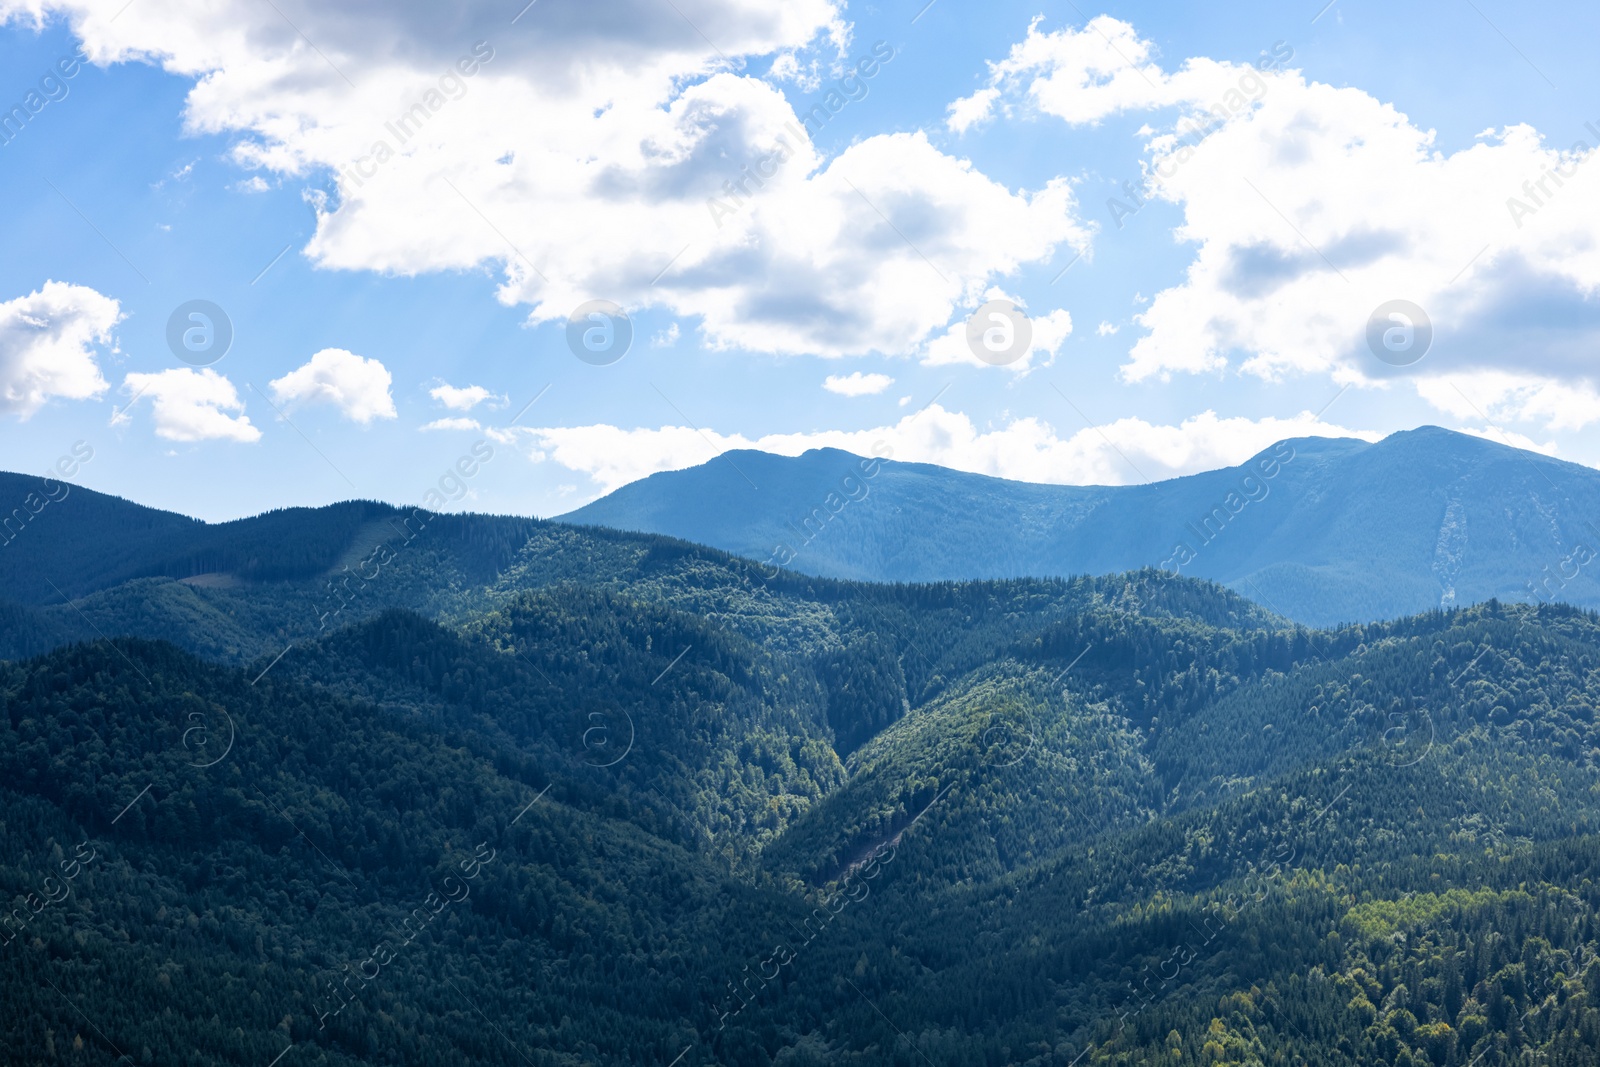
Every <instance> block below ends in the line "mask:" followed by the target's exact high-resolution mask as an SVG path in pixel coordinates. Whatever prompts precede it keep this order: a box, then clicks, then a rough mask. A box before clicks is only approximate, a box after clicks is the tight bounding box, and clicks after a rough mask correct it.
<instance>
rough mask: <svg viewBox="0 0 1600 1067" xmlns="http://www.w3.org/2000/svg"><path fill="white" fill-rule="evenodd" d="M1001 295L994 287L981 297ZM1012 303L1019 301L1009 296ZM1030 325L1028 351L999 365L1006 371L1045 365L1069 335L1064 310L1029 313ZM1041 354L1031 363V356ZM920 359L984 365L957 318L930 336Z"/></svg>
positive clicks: (1067, 315)
mask: <svg viewBox="0 0 1600 1067" xmlns="http://www.w3.org/2000/svg"><path fill="white" fill-rule="evenodd" d="M1004 297H1005V294H1004V293H1001V292H999V291H998V290H991V291H990V292H989V293H988V294H987V295H985V296H984V298H983V299H984V300H992V299H997V298H1004ZM1012 302H1013V303H1016V304H1018V305H1019V306H1020V303H1021V302H1020V301H1017V300H1016V299H1015V298H1012ZM1029 321H1030V322H1031V323H1032V326H1033V343H1032V344H1031V345H1029V347H1028V351H1027V352H1025V353H1024V354H1023V355H1022V356H1020V357H1018V358H1017V360H1016V361H1015V362H1012V363H1005V364H1001V365H1002V366H1004V367H1005V368H1006V369H1007V370H1011V371H1017V372H1019V373H1020V372H1023V371H1029V370H1032V369H1033V368H1034V367H1035V366H1036V365H1037V366H1043V367H1048V366H1049V365H1050V364H1051V363H1053V362H1054V361H1055V358H1056V355H1057V353H1059V352H1060V351H1061V346H1062V345H1063V344H1065V343H1066V340H1067V338H1068V337H1069V336H1071V334H1072V315H1071V314H1070V313H1069V312H1067V311H1066V310H1065V309H1062V308H1057V309H1056V310H1055V311H1052V312H1050V313H1049V314H1047V315H1040V316H1037V317H1034V316H1029ZM1036 356H1038V357H1041V358H1040V359H1039V362H1038V363H1037V364H1035V362H1034V357H1036ZM922 362H923V363H924V364H925V365H927V366H948V365H950V364H965V365H967V366H970V367H987V366H990V365H991V364H988V363H985V362H984V361H983V360H981V359H979V358H978V357H977V356H976V355H974V354H973V351H972V349H971V347H970V346H969V345H968V344H967V321H966V319H965V318H961V319H958V320H957V321H956V322H955V323H953V324H952V325H951V326H950V327H949V328H947V329H946V330H945V332H944V333H943V334H941V335H940V336H938V337H936V338H934V339H933V341H932V342H931V343H930V344H929V345H928V348H927V351H926V352H924V353H923V357H922Z"/></svg>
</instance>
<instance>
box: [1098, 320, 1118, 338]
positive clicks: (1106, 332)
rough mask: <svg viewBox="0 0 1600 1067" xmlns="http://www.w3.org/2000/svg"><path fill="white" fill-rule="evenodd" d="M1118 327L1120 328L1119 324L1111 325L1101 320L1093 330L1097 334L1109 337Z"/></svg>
mask: <svg viewBox="0 0 1600 1067" xmlns="http://www.w3.org/2000/svg"><path fill="white" fill-rule="evenodd" d="M1120 329H1122V327H1121V326H1113V325H1111V323H1109V322H1102V323H1101V324H1100V325H1098V326H1096V327H1095V328H1094V332H1095V333H1097V334H1099V335H1100V336H1101V337H1110V336H1112V335H1114V334H1115V333H1116V332H1117V331H1118V330H1120Z"/></svg>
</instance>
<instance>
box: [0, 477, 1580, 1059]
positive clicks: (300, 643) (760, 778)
mask: <svg viewBox="0 0 1600 1067" xmlns="http://www.w3.org/2000/svg"><path fill="white" fill-rule="evenodd" d="M76 503H81V504H82V506H83V508H86V509H88V510H87V511H84V513H83V514H78V513H77V512H74V511H73V510H72V508H73V506H74V504H76ZM56 512H59V514H56ZM51 522H54V523H56V524H57V526H56V527H54V528H52V527H49V526H47V524H48V523H51ZM36 525H37V526H38V527H39V528H38V529H32V528H30V529H29V530H27V531H26V534H25V536H20V537H18V538H16V539H15V541H14V542H12V543H11V544H9V545H7V546H6V547H5V548H4V549H3V551H0V570H3V571H4V574H5V577H6V582H7V584H6V586H5V590H6V591H5V600H4V602H0V653H3V655H4V657H5V661H4V662H3V663H0V735H3V736H0V897H3V899H4V901H5V906H4V913H3V915H0V957H3V961H0V1011H3V1017H4V1019H5V1028H4V1036H3V1038H0V1041H3V1049H0V1060H3V1061H4V1062H5V1063H7V1064H17V1065H31V1064H51V1065H56V1064H61V1065H69V1064H70V1065H78V1064H82V1065H95V1064H104V1065H112V1064H118V1063H122V1062H130V1063H134V1064H141V1065H142V1064H160V1065H174V1067H177V1065H183V1067H190V1065H193V1067H200V1065H214V1064H237V1065H241V1067H244V1065H251V1067H301V1065H312V1064H317V1065H330V1067H334V1065H355V1064H383V1065H390V1064H392V1065H400V1064H418V1065H430V1067H431V1065H441V1067H442V1065H469V1064H470V1065H489V1064H494V1065H507V1067H516V1065H535V1067H547V1065H548V1067H555V1065H578V1064H606V1065H613V1064H614V1065H622V1064H638V1065H658V1067H673V1065H680V1064H681V1065H691V1064H729V1065H741V1067H743V1065H750V1067H811V1065H818V1067H820V1065H833V1064H840V1065H844V1064H849V1065H862V1067H866V1065H880V1064H881V1065H891V1064H892V1065H899V1067H917V1065H923V1067H956V1065H983V1067H1002V1065H1012V1064H1016V1065H1030V1067H1071V1065H1077V1064H1085V1065H1090V1064H1093V1065H1113V1064H1115V1065H1128V1067H1132V1065H1161V1067H1169V1065H1172V1067H1175V1065H1224V1064H1226V1065H1243V1064H1272V1065H1279V1064H1281V1065H1285V1067H1291V1065H1306V1067H1322V1065H1339V1067H1343V1065H1362V1067H1365V1065H1384V1067H1412V1065H1430V1064H1431V1065H1435V1067H1479V1065H1482V1067H1504V1065H1512V1064H1515V1065H1519V1067H1520V1065H1532V1064H1550V1065H1558V1067H1566V1065H1577V1064H1595V1063H1597V1062H1600V928H1597V926H1596V921H1595V918H1594V914H1593V904H1594V903H1596V897H1597V896H1600V725H1597V723H1596V721H1595V708H1596V706H1597V705H1600V616H1596V615H1594V614H1592V613H1587V612H1583V611H1579V610H1576V609H1572V608H1567V607H1563V606H1560V605H1537V606H1534V605H1519V604H1505V603H1499V602H1493V601H1491V602H1489V603H1486V604H1482V605H1478V606H1474V607H1467V608H1460V609H1455V610H1450V611H1439V612H1433V613H1430V614H1426V615H1420V616H1415V617H1411V618H1406V619H1401V620H1398V621H1393V622H1385V623H1377V624H1369V625H1361V626H1354V625H1352V626H1345V627H1340V628H1334V629H1328V630H1310V629H1306V628H1304V627H1300V626H1296V625H1294V624H1292V623H1290V622H1288V621H1286V620H1284V619H1282V618H1280V617H1279V616H1277V615H1275V614H1273V613H1272V611H1271V610H1269V609H1268V608H1264V607H1260V606H1257V605H1255V604H1252V603H1250V602H1248V601H1246V600H1244V599H1242V598H1240V597H1238V596H1237V595H1235V594H1233V593H1231V592H1229V591H1227V590H1225V589H1223V588H1221V587H1220V586H1217V585H1213V584H1209V583H1205V582H1200V581H1195V580H1191V579H1186V578H1181V577H1177V576H1174V575H1171V574H1167V573H1163V572H1159V571H1153V570H1152V571H1140V572H1134V573H1130V574H1126V575H1121V576H1114V577H1103V578H1075V579H1062V580H1048V581H1046V580H1014V581H1010V580H1008V581H981V582H961V583H937V584H900V585H892V584H889V585H885V584H866V583H856V582H849V581H837V580H830V579H821V578H812V577H807V576H805V575H800V574H793V573H788V572H779V573H778V574H776V575H773V574H772V573H771V569H770V568H765V567H763V566H761V565H760V564H758V563H755V562H751V561H747V560H742V559H738V558H736V557H733V556H728V555H725V554H723V553H720V552H717V551H714V550H711V549H707V548H703V547H699V546H695V545H691V544H687V543H684V542H678V541H673V540H670V539H666V538H660V537H654V536H648V535H636V534H627V533H619V532H616V531H610V530H602V529H597V528H585V527H575V526H566V525H561V524H556V523H549V522H540V521H536V520H529V519H515V520H513V519H491V518H487V517H477V516H438V515H429V514H427V513H403V512H397V511H394V510H393V509H389V508H386V507H384V506H383V505H377V504H353V505H341V506H339V507H338V508H335V509H324V510H321V511H309V510H308V511H304V512H278V513H274V514H272V515H268V516H262V517H261V518H259V519H256V520H243V521H242V522H240V523H229V524H223V525H221V526H215V527H207V526H204V525H203V524H195V523H193V522H191V521H190V520H180V517H176V516H164V513H158V512H148V511H147V510H146V509H140V508H137V506H136V505H132V504H128V503H127V502H124V501H116V500H114V499H112V498H104V497H96V496H94V495H92V494H89V493H87V492H84V493H81V494H74V496H73V497H72V498H70V499H69V500H68V501H67V502H65V503H63V504H61V505H60V506H59V508H54V509H52V510H51V511H47V512H45V513H43V514H41V515H40V517H39V518H38V520H37V523H36ZM91 560H92V561H93V562H92V563H90V562H87V561H91Z"/></svg>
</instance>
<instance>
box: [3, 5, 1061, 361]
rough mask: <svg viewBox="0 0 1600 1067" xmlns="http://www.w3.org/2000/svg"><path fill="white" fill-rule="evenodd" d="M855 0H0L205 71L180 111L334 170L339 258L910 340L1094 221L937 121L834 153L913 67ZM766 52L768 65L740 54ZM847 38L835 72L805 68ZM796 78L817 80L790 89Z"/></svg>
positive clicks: (724, 324) (186, 71)
mask: <svg viewBox="0 0 1600 1067" xmlns="http://www.w3.org/2000/svg"><path fill="white" fill-rule="evenodd" d="M841 7H842V5H839V4H837V3H836V0H796V2H794V3H784V4H771V3H767V2H764V0H678V2H677V3H675V4H673V3H669V4H663V3H659V2H656V0H620V2H619V3H616V4H606V5H601V6H595V5H583V4H577V5H573V4H539V5H535V6H533V7H531V8H530V9H529V10H527V11H526V12H524V13H523V14H522V15H521V16H520V18H519V19H518V22H517V24H516V25H512V24H511V22H510V17H509V16H508V14H507V9H506V7H505V5H503V4H500V3H490V2H489V0H467V2H465V3H462V4H452V5H447V6H446V7H439V6H438V5H429V4H423V3H421V2H420V0H407V2H403V3H399V4H387V3H385V4H380V3H377V2H376V0H357V2H355V3H352V4H338V5H328V4H321V3H314V2H313V0H279V2H278V3H276V4H260V3H256V2H254V0H213V2H211V3H208V4H205V5H202V6H201V7H199V8H195V7H194V5H192V4H187V3H180V2H178V0H140V2H139V3H137V4H134V5H132V6H129V7H128V8H126V9H125V10H123V11H121V12H108V11H107V9H105V8H104V6H103V5H101V4H99V3H98V2H91V0H0V14H3V15H10V16H12V17H18V18H23V19H36V18H38V17H41V16H43V15H48V14H50V13H55V12H60V13H64V14H65V15H66V16H67V17H68V18H69V20H70V21H71V24H72V27H73V29H74V31H75V32H76V33H77V34H79V35H80V36H81V37H82V38H83V39H84V40H85V41H86V42H87V50H88V52H89V54H90V56H91V57H92V58H93V59H94V61H96V62H99V63H106V62H111V61H118V60H139V61H146V62H152V63H157V64H160V65H161V66H163V67H164V68H165V69H167V70H169V71H172V72H174V73H176V74H180V75H183V76H186V77H189V78H193V79H195V85H194V88H193V89H192V91H191V92H190V94H189V98H188V105H187V121H188V123H189V125H190V126H191V127H192V128H194V129H196V130H200V131H209V132H221V133H225V134H231V135H233V136H234V138H235V141H234V147H233V155H234V158H235V159H236V161H237V162H238V163H239V164H241V165H242V166H243V167H246V168H251V169H254V170H256V171H259V172H261V173H262V174H265V175H268V176H271V177H272V178H273V179H274V180H277V179H280V178H283V177H304V178H310V179H313V180H315V179H317V178H319V177H320V176H325V175H328V174H329V173H332V174H335V175H337V189H336V190H335V191H333V192H331V193H330V195H329V196H327V197H326V198H325V199H323V200H322V201H321V202H320V204H319V209H318V210H319V221H318V226H317V230H316V234H315V236H314V237H313V239H312V240H311V242H310V244H309V247H308V248H307V249H306V253H307V255H308V256H309V257H310V258H311V259H312V261H313V262H315V263H317V264H319V265H321V266H323V267H328V268H341V269H353V270H377V271H386V272H393V273H398V274H412V273H417V272H424V271H437V270H451V269H466V268H472V267H477V266H481V265H484V264H490V265H496V266H498V267H499V268H500V269H501V271H502V272H503V273H502V280H501V284H500V286H499V290H498V292H499V297H500V299H502V300H503V301H504V302H506V303H507V304H520V305H524V306H526V307H527V308H528V309H529V315H530V318H531V319H532V320H534V321H548V320H555V319H561V318H564V317H566V316H567V315H568V314H569V313H570V312H571V311H572V310H573V309H574V308H575V307H576V306H577V305H578V304H580V303H582V302H584V301H587V300H590V299H608V300H612V301H615V302H617V303H619V304H622V305H624V306H626V307H642V306H647V305H648V306H655V307H660V308H663V309H665V310H667V311H669V312H671V313H673V314H675V315H679V316H682V317H686V318H687V317H694V318H696V319H698V320H699V325H700V329H701V333H702V336H703V337H704V339H705V340H706V342H708V343H709V344H711V345H712V346H717V347H729V348H735V347H736V348H742V349H748V350H752V351H758V352H774V353H814V354H820V355H825V356H838V355H851V354H859V353H866V352H884V353H892V354H904V353H907V352H916V351H920V350H921V349H922V348H923V347H924V346H925V345H926V344H927V342H928V341H929V340H930V339H931V338H933V337H935V336H936V335H938V334H940V333H942V332H943V330H944V328H945V327H946V326H947V325H948V324H949V323H950V322H951V320H952V319H953V318H959V317H961V316H963V315H964V314H965V313H967V312H968V311H970V310H971V308H972V307H973V306H974V302H975V300H976V298H977V297H978V296H979V295H980V294H981V293H982V292H983V291H984V290H985V289H986V288H988V286H989V285H991V284H993V283H994V282H995V281H996V280H997V279H999V278H1001V277H1004V276H1007V275H1009V274H1012V273H1014V272H1015V271H1016V270H1017V269H1018V268H1019V267H1020V266H1022V265H1023V264H1027V263H1037V262H1040V261H1044V260H1047V259H1049V258H1050V257H1052V256H1053V255H1054V254H1055V252H1056V249H1057V248H1058V247H1061V246H1073V247H1077V248H1080V249H1081V248H1083V247H1086V245H1087V242H1088V240H1089V233H1088V230H1087V228H1086V227H1084V226H1083V225H1082V224H1081V222H1079V221H1078V219H1077V218H1076V214H1075V205H1074V202H1073V197H1072V193H1071V191H1070V189H1069V188H1068V185H1067V183H1066V182H1065V181H1057V182H1052V183H1049V184H1046V185H1045V186H1044V187H1042V188H1038V189H1031V190H1024V189H1015V188H1008V187H1007V186H1005V185H1003V184H1001V183H999V182H996V181H993V180H992V179H990V178H988V177H986V176H985V175H983V174H982V173H980V172H979V171H977V170H976V169H975V168H973V167H972V166H971V164H970V163H968V162H967V161H966V160H964V159H961V158H958V157H956V156H953V155H950V154H948V153H945V152H943V151H941V150H940V149H938V148H936V147H935V146H934V145H933V144H931V143H930V142H929V141H928V139H927V138H926V137H925V136H923V135H922V134H921V133H894V134H885V135H879V136H871V137H866V138H864V139H862V140H859V141H857V142H856V143H854V144H852V145H851V146H850V147H849V148H847V149H845V150H844V151H843V152H841V153H840V154H838V155H837V156H836V157H834V158H831V159H827V158H824V157H823V156H822V155H821V154H819V152H818V151H817V150H816V148H815V146H814V145H813V143H812V141H811V136H810V134H811V132H812V131H814V130H816V129H819V128H820V127H819V125H818V124H819V123H820V122H823V121H826V119H827V116H829V115H831V114H832V113H834V112H836V111H837V110H839V109H841V108H843V107H846V106H857V105H856V103H855V101H857V100H859V99H861V98H862V97H863V96H865V95H867V94H869V93H870V92H871V91H873V85H874V81H875V79H890V78H894V77H896V73H897V67H896V66H895V64H896V58H895V56H894V49H893V48H892V47H891V46H889V45H886V44H882V43H874V42H855V41H853V40H852V39H851V36H850V30H849V27H848V26H847V24H845V23H844V22H843V20H842V16H841ZM113 13H114V14H116V18H115V19H113V18H112V17H111V15H112V14H113ZM702 31H703V33H704V36H702ZM310 42H315V46H314V47H313V46H312V45H311V44H310ZM757 57H771V58H773V59H774V63H775V65H774V66H773V70H774V71H775V72H776V74H777V75H778V77H775V78H773V79H768V80H764V79H761V78H756V77H753V76H749V75H748V74H745V73H743V70H744V67H745V63H746V61H747V60H748V59H750V58H757ZM819 59H821V60H822V62H821V64H820V66H819V64H818V60H819ZM844 65H848V66H849V69H850V71H851V72H852V73H851V74H850V75H849V77H850V79H851V80H850V81H849V82H848V85H847V87H846V88H844V89H842V90H837V89H833V88H828V86H830V85H832V84H833V83H830V82H827V81H825V80H822V79H820V77H818V78H814V77H811V76H810V75H806V74H805V73H804V72H806V71H814V70H822V69H826V70H829V71H833V70H836V69H843V68H844ZM785 78H787V79H789V80H791V81H793V82H794V83H795V84H796V86H797V87H799V89H800V90H801V91H809V90H810V88H811V87H812V86H813V85H814V86H815V88H816V91H817V94H818V99H816V100H813V99H809V98H808V99H807V100H805V101H804V102H803V103H802V105H801V107H800V111H801V114H799V115H797V114H796V109H795V108H794V107H791V105H790V103H789V102H788V100H787V99H786V98H785V96H784V95H783V93H782V92H781V91H780V89H779V87H778V85H776V84H775V82H776V81H780V80H783V79H785ZM814 103H815V104H817V105H818V106H820V107H821V108H822V110H821V112H820V115H819V113H818V112H817V111H816V110H815V109H814V108H813V107H812V104H814ZM508 115H510V116H516V120H515V121H514V122H512V121H507V118H506V116H508ZM807 123H810V126H809V128H808V126H807Z"/></svg>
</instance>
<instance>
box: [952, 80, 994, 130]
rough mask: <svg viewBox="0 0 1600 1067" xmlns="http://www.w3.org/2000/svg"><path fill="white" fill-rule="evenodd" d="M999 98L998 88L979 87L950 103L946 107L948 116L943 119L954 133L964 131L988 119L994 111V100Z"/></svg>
mask: <svg viewBox="0 0 1600 1067" xmlns="http://www.w3.org/2000/svg"><path fill="white" fill-rule="evenodd" d="M999 98H1000V90H999V89H994V88H989V89H979V90H978V91H977V92H975V93H973V94H972V95H971V96H969V97H965V98H963V99H961V100H957V101H956V102H955V103H953V104H951V105H950V107H949V108H948V111H949V113H950V117H949V118H948V119H946V120H945V124H946V125H947V126H949V127H950V129H952V130H954V131H955V132H956V133H966V132H967V131H968V130H970V129H971V128H972V127H974V126H976V125H977V124H978V123H980V122H983V121H984V120H986V119H988V117H989V115H990V114H991V113H992V112H993V111H994V102H995V101H996V100H998V99H999Z"/></svg>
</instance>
